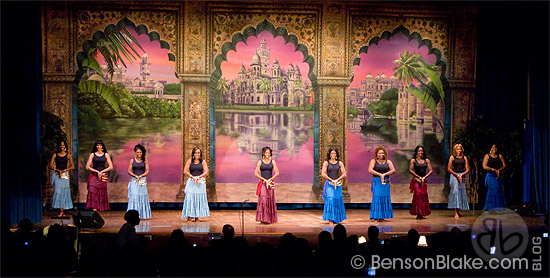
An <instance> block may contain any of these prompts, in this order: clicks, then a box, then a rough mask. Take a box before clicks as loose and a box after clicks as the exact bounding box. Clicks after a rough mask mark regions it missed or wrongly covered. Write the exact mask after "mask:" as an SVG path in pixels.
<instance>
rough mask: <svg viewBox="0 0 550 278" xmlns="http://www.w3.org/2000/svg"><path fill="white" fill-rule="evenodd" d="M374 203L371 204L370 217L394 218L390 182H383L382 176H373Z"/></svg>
mask: <svg viewBox="0 0 550 278" xmlns="http://www.w3.org/2000/svg"><path fill="white" fill-rule="evenodd" d="M371 188H372V203H371V205H370V219H387V218H393V209H392V207H391V197H390V184H389V183H386V184H382V181H381V180H380V177H373V178H372V187H371Z"/></svg>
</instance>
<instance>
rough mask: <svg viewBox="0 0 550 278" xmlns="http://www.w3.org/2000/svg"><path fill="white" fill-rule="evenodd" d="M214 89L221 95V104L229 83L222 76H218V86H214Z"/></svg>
mask: <svg viewBox="0 0 550 278" xmlns="http://www.w3.org/2000/svg"><path fill="white" fill-rule="evenodd" d="M216 90H218V95H219V96H220V97H221V104H222V106H223V105H224V97H225V94H227V91H228V90H229V83H228V82H227V79H225V78H224V77H222V78H220V79H219V80H218V86H217V87H216Z"/></svg>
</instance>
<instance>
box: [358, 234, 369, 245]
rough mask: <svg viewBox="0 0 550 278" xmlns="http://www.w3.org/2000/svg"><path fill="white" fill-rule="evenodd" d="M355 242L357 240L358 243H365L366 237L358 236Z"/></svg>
mask: <svg viewBox="0 0 550 278" xmlns="http://www.w3.org/2000/svg"><path fill="white" fill-rule="evenodd" d="M357 242H358V243H359V244H361V243H365V242H367V239H366V238H365V237H364V236H360V237H359V239H358V240H357Z"/></svg>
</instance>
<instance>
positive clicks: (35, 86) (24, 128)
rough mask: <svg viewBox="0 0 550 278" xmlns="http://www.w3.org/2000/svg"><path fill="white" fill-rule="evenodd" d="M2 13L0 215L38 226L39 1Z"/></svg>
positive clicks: (9, 6) (5, 7)
mask: <svg viewBox="0 0 550 278" xmlns="http://www.w3.org/2000/svg"><path fill="white" fill-rule="evenodd" d="M0 5H1V7H0V9H1V10H2V12H1V14H2V19H1V20H2V45H1V46H2V51H1V57H2V78H1V82H2V87H1V89H2V93H1V94H2V120H1V124H2V143H1V145H2V148H1V157H2V159H1V160H2V168H1V171H2V172H1V176H2V185H1V188H2V217H3V218H4V217H7V218H9V219H10V221H11V223H18V222H19V220H21V219H23V218H29V219H30V220H31V221H32V222H33V223H39V222H42V200H41V188H40V179H41V177H40V176H41V172H40V112H41V109H42V108H41V105H42V102H41V99H42V83H41V82H42V81H41V80H42V68H41V67H42V51H41V45H42V38H41V31H40V29H41V9H40V2H26V1H20V2H5V1H2V2H0Z"/></svg>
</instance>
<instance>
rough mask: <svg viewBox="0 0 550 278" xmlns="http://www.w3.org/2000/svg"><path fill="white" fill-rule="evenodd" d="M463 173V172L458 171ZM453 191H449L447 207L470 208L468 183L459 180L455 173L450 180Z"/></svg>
mask: <svg viewBox="0 0 550 278" xmlns="http://www.w3.org/2000/svg"><path fill="white" fill-rule="evenodd" d="M457 174H462V173H457ZM449 184H450V187H451V191H450V192H449V205H448V206H447V208H450V209H455V208H457V209H461V210H469V209H470V207H469V205H468V194H467V192H466V184H465V183H464V182H462V183H461V182H458V179H457V178H456V177H455V175H451V179H450V181H449Z"/></svg>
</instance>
